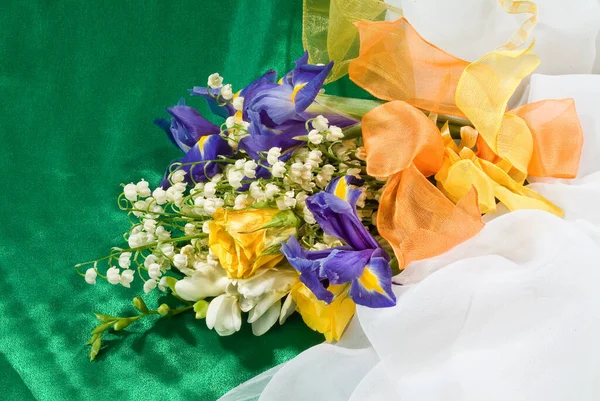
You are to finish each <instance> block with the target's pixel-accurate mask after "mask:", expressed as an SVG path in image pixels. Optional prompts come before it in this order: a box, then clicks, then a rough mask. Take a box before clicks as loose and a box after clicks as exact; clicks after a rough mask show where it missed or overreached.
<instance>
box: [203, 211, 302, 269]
mask: <svg viewBox="0 0 600 401" xmlns="http://www.w3.org/2000/svg"><path fill="white" fill-rule="evenodd" d="M279 212H280V211H279V210H277V209H250V210H224V209H219V210H217V211H216V212H215V214H214V216H213V217H214V220H212V221H211V222H210V223H209V229H210V234H209V235H208V246H209V247H210V249H211V251H212V252H213V253H214V254H215V255H216V256H217V257H218V258H219V262H220V263H221V266H223V268H224V269H225V271H227V275H228V276H229V277H230V278H248V277H250V276H252V274H254V272H256V270H258V269H260V268H263V269H268V268H271V267H274V266H275V265H277V263H279V262H280V261H281V259H282V258H283V255H282V254H281V253H276V254H265V253H266V251H267V250H269V248H271V247H273V246H275V245H277V244H279V243H281V242H282V241H285V240H287V239H288V237H289V236H290V235H292V234H294V233H295V231H296V229H295V228H294V227H273V228H261V227H263V226H264V225H265V224H267V223H269V222H270V221H271V220H272V219H273V217H274V216H275V215H276V214H277V213H279ZM268 253H270V252H268Z"/></svg>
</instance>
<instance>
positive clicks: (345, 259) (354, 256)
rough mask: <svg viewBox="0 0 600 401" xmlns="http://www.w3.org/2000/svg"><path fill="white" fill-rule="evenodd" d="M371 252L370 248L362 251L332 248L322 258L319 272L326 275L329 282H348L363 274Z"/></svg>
mask: <svg viewBox="0 0 600 401" xmlns="http://www.w3.org/2000/svg"><path fill="white" fill-rule="evenodd" d="M372 254H373V250H372V249H365V250H363V251H354V250H352V251H347V250H339V249H334V250H333V251H332V252H331V254H330V255H329V256H327V258H325V259H324V260H323V263H322V266H321V274H322V275H324V276H326V277H327V279H328V280H329V282H330V283H331V284H344V283H349V282H351V281H353V280H356V279H358V278H359V277H360V276H361V274H363V270H364V268H365V266H366V265H367V264H368V263H369V260H370V259H371V255H372Z"/></svg>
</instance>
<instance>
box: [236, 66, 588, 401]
mask: <svg viewBox="0 0 600 401" xmlns="http://www.w3.org/2000/svg"><path fill="white" fill-rule="evenodd" d="M563 97H573V98H574V99H575V105H576V109H577V112H578V115H579V116H580V119H581V122H582V126H583V129H584V132H585V144H584V149H585V151H584V157H582V161H581V171H580V174H579V176H578V178H577V179H575V180H545V181H544V182H536V183H534V184H532V187H533V188H534V189H535V190H537V191H539V192H540V193H542V194H543V195H545V196H547V197H548V198H549V199H550V200H552V201H553V202H555V203H556V204H557V205H558V206H560V207H562V208H563V209H564V210H565V212H566V216H565V219H560V218H558V217H556V216H553V215H551V214H548V213H545V212H541V211H533V210H522V211H518V212H513V213H508V214H505V215H501V216H499V217H496V218H494V219H492V220H491V221H490V222H489V223H488V224H487V225H486V226H485V227H484V229H483V230H482V231H481V232H480V233H479V234H478V235H477V236H475V237H473V238H472V239H470V240H468V241H466V242H465V243H463V244H461V245H459V246H457V247H455V248H454V249H452V250H450V251H449V252H447V253H445V254H443V255H440V256H438V257H435V258H431V259H428V260H424V261H419V262H414V263H411V264H410V265H409V266H408V267H407V269H406V270H405V271H404V272H403V273H402V274H400V275H399V276H397V277H396V281H400V282H402V283H404V284H405V286H403V287H396V288H394V291H395V292H396V294H397V298H398V302H397V305H396V306H395V307H393V308H387V309H367V308H363V307H359V308H358V314H357V315H358V319H354V321H353V327H352V330H351V331H350V332H349V333H347V335H348V337H347V341H349V342H350V343H352V342H353V341H354V339H356V338H358V339H360V338H361V335H362V334H361V332H360V331H359V330H358V328H357V323H358V322H360V326H361V327H362V330H363V331H364V334H365V335H366V338H367V339H368V341H364V338H363V340H358V341H356V342H355V345H354V346H353V347H345V346H344V345H343V343H342V344H340V345H326V344H322V345H319V346H316V347H313V348H311V349H309V350H307V351H305V352H303V353H302V354H300V355H299V356H298V357H296V358H294V359H293V360H291V361H289V362H288V363H286V365H285V366H284V367H282V368H281V369H280V370H279V371H278V372H276V373H275V375H274V376H273V377H272V379H271V380H270V382H269V383H268V385H267V386H266V388H265V390H264V391H263V393H262V395H261V396H260V398H259V399H260V401H279V400H286V401H296V400H298V401H300V400H327V401H348V400H351V401H358V400H361V401H362V400H367V401H380V400H402V401H438V400H439V401H459V400H460V401H481V400H486V401H495V400H498V401H505V400H511V401H521V400H522V401H538V400H539V401H554V400H556V401H563V400H578V401H596V400H598V399H600V381H598V380H597V377H598V376H599V375H600V347H598V346H597V339H598V338H600V290H598V286H599V283H600V262H599V261H600V245H599V244H600V212H599V211H598V209H599V207H598V205H599V202H598V201H600V158H599V157H598V150H599V149H598V147H597V145H595V143H597V142H594V140H595V139H596V138H598V135H599V132H600V131H599V128H598V127H600V107H598V106H600V104H599V103H598V102H599V98H600V79H599V78H598V77H596V76H564V77H562V76H556V77H547V76H539V75H538V76H535V77H534V78H533V80H532V86H531V90H530V94H529V100H530V101H535V100H541V99H546V98H563ZM590 146H592V147H593V148H592V149H587V147H590ZM356 333H358V334H356ZM228 401H233V399H228ZM236 401H237V400H236Z"/></svg>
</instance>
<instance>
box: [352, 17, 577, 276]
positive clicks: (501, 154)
mask: <svg viewBox="0 0 600 401" xmlns="http://www.w3.org/2000/svg"><path fill="white" fill-rule="evenodd" d="M356 26H357V28H358V30H359V34H360V53H359V56H358V57H357V58H356V59H354V60H353V61H352V62H351V63H350V65H349V74H350V78H351V79H352V80H353V81H354V82H355V83H356V84H358V85H359V86H361V87H362V88H364V89H366V90H367V91H369V92H370V93H371V94H373V95H374V96H376V97H379V98H381V99H385V100H389V101H390V102H389V103H386V104H384V105H382V106H379V107H377V108H375V109H374V110H372V111H371V112H369V113H367V114H366V115H365V116H364V117H363V120H362V124H363V139H364V141H365V149H366V153H367V173H368V174H369V175H373V176H376V177H391V178H390V179H389V181H388V183H387V185H386V187H385V189H384V192H383V195H382V197H381V200H380V206H379V213H378V217H377V224H378V229H379V231H380V234H381V235H382V236H383V237H384V238H386V239H387V240H388V241H389V242H390V243H391V245H392V246H393V248H394V251H395V253H396V256H397V257H398V259H399V260H400V263H401V266H404V265H406V264H407V263H409V262H410V261H412V260H417V259H422V258H426V257H431V256H435V255H437V254H440V253H442V252H444V251H446V250H448V249H450V248H451V247H453V246H455V245H457V244H458V243H460V242H462V241H464V240H465V239H467V238H469V237H471V236H472V235H474V234H475V233H477V232H478V231H479V230H480V229H481V228H482V227H483V223H482V222H481V218H480V213H487V212H491V211H494V210H495V209H496V199H498V200H500V201H501V202H502V203H503V204H504V205H505V206H507V207H508V208H509V209H510V210H517V209H531V208H535V209H541V210H546V211H548V212H551V213H554V214H556V215H559V216H560V215H562V210H560V209H559V208H558V207H556V206H555V205H553V204H552V203H551V202H549V201H548V200H547V199H545V198H544V197H542V196H541V195H539V194H537V193H535V192H534V191H532V190H530V189H528V188H527V187H525V186H524V185H523V184H524V183H525V179H526V177H527V175H533V176H552V177H566V178H572V177H575V176H576V174H577V167H578V163H579V156H580V154H581V147H582V142H583V140H582V138H583V136H582V131H581V126H580V124H579V120H578V118H577V114H576V112H575V107H574V104H573V101H572V100H571V99H562V100H548V101H543V102H538V103H534V104H531V105H525V106H523V107H520V108H518V109H515V110H512V111H510V112H507V111H506V106H507V103H508V100H509V98H510V97H511V95H512V94H513V93H514V91H515V89H516V88H517V86H518V85H519V83H520V82H521V81H522V79H523V78H524V77H526V76H527V75H529V74H530V73H531V72H532V71H533V70H534V69H535V68H536V67H537V65H538V64H539V59H538V58H537V57H536V56H535V55H534V54H533V53H532V48H533V43H532V44H531V45H529V47H527V48H525V49H522V50H501V51H495V52H492V53H489V54H486V55H484V56H483V57H482V58H480V59H479V60H477V61H475V62H473V63H468V62H466V61H464V60H460V59H458V58H456V57H453V56H451V55H449V54H448V53H446V52H444V51H442V50H440V49H438V48H437V47H435V46H434V45H432V44H430V43H428V42H426V41H425V40H424V39H423V38H421V37H420V36H419V35H418V34H417V32H416V31H415V30H414V28H413V27H412V26H411V25H410V24H409V23H408V21H406V19H404V18H401V19H399V20H397V21H394V22H386V21H381V22H364V21H362V22H357V23H356ZM417 107H418V108H420V109H423V110H428V111H430V112H434V113H443V114H447V115H451V116H458V117H466V118H467V119H468V120H469V121H470V122H471V123H472V125H473V127H468V126H466V127H463V128H462V129H461V132H460V133H461V141H460V143H458V144H457V143H456V142H455V141H454V140H453V139H452V137H451V135H450V130H449V127H448V125H445V126H444V127H443V128H442V131H441V132H440V130H439V129H438V128H437V126H436V125H435V124H434V123H433V122H432V120H431V119H429V118H428V117H427V116H426V115H425V114H424V113H423V112H422V111H420V110H418V109H417ZM432 175H435V179H436V182H437V188H435V187H434V186H433V185H432V184H431V183H430V182H429V181H428V180H427V179H426V177H428V176H432Z"/></svg>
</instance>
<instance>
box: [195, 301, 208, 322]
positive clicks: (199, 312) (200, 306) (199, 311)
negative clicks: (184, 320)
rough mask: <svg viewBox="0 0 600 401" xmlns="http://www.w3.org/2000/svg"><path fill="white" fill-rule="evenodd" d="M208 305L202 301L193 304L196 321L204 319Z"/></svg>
mask: <svg viewBox="0 0 600 401" xmlns="http://www.w3.org/2000/svg"><path fill="white" fill-rule="evenodd" d="M208 305H209V303H208V302H207V301H205V300H203V299H201V300H200V301H198V302H196V303H195V304H194V312H196V319H204V318H205V317H206V312H207V311H208Z"/></svg>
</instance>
